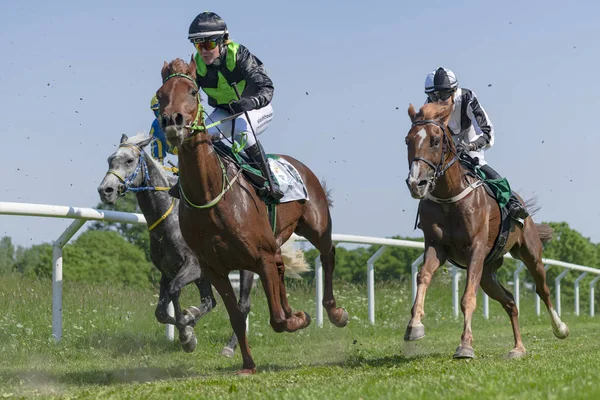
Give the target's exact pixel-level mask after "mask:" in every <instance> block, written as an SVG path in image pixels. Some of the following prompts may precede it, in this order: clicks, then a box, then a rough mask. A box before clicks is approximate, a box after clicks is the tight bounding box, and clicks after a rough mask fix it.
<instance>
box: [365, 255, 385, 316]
mask: <svg viewBox="0 0 600 400" xmlns="http://www.w3.org/2000/svg"><path fill="white" fill-rule="evenodd" d="M385 250H386V247H385V246H381V247H380V248H379V250H377V251H376V252H375V254H373V255H372V256H371V257H370V258H369V260H367V297H368V299H369V322H370V323H371V325H374V324H375V261H377V259H378V258H379V257H381V256H382V255H383V253H384V252H385Z"/></svg>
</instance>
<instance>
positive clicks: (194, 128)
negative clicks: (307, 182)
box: [163, 73, 243, 210]
mask: <svg viewBox="0 0 600 400" xmlns="http://www.w3.org/2000/svg"><path fill="white" fill-rule="evenodd" d="M172 78H184V79H187V80H189V81H190V82H192V83H193V84H194V87H195V88H196V93H197V95H196V101H197V103H198V108H197V111H196V118H195V119H194V121H193V122H192V123H191V124H189V125H185V126H184V128H186V129H188V130H189V132H190V133H189V134H188V135H187V136H186V137H185V139H184V140H183V141H184V142H187V141H188V140H191V139H192V138H193V137H194V136H196V135H198V133H200V132H206V131H207V130H208V129H209V128H212V127H214V126H217V125H220V124H222V123H223V122H226V121H229V120H232V119H235V118H237V117H239V116H240V115H242V114H243V113H238V114H234V115H230V116H229V117H226V118H223V119H222V120H219V121H217V122H215V123H212V124H210V125H205V124H204V121H203V118H202V113H203V112H204V107H203V106H202V103H201V102H200V90H199V87H198V84H197V83H196V81H195V80H194V79H193V78H192V77H191V76H189V75H186V74H182V73H175V74H171V75H169V76H167V77H166V78H165V79H164V80H163V85H164V84H165V83H166V82H167V81H168V80H169V79H172ZM241 149H242V148H240V147H239V146H238V151H241ZM216 154H217V159H218V160H219V164H220V166H221V171H222V174H223V175H222V179H221V180H222V182H223V186H222V188H221V193H219V194H218V195H217V197H215V198H214V199H212V200H211V201H209V202H208V203H206V204H202V205H198V204H194V203H193V202H192V201H191V200H190V199H189V198H188V197H187V196H186V194H185V192H184V191H183V185H182V183H181V180H180V181H179V193H180V194H181V198H182V199H183V200H184V204H185V205H186V206H189V207H191V208H195V209H197V210H203V209H207V208H211V207H214V206H216V205H217V204H218V203H219V201H221V199H222V198H223V196H224V195H225V193H227V192H228V191H229V190H230V189H231V188H232V187H233V184H234V183H235V181H236V180H238V178H239V176H240V174H241V173H242V169H241V168H240V169H238V171H237V172H236V174H235V176H234V177H233V179H231V180H229V177H228V176H227V170H226V169H225V164H223V160H222V159H221V156H219V153H216ZM226 183H227V184H226Z"/></svg>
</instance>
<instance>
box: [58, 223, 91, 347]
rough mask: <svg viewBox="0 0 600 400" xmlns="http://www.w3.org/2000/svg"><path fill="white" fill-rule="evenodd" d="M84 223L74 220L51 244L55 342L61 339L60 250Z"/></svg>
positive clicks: (61, 283)
mask: <svg viewBox="0 0 600 400" xmlns="http://www.w3.org/2000/svg"><path fill="white" fill-rule="evenodd" d="M85 222H86V220H84V219H76V220H74V221H73V222H71V224H70V225H69V226H68V227H67V229H65V231H64V232H63V233H62V235H60V236H59V238H58V239H56V241H55V242H54V243H53V244H52V336H53V337H54V340H55V341H56V342H60V339H62V287H63V251H62V249H63V247H65V245H66V244H67V243H68V242H69V240H70V239H71V238H72V237H73V235H75V234H76V233H77V231H78V230H79V228H81V227H82V226H83V224H85Z"/></svg>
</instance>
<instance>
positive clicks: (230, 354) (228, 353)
mask: <svg viewBox="0 0 600 400" xmlns="http://www.w3.org/2000/svg"><path fill="white" fill-rule="evenodd" d="M233 353H234V350H233V349H232V348H229V347H223V350H221V355H222V356H223V357H227V358H231V357H233Z"/></svg>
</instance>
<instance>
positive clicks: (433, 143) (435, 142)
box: [431, 137, 440, 147]
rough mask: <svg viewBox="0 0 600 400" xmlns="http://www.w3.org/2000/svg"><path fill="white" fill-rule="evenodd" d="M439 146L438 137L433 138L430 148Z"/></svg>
mask: <svg viewBox="0 0 600 400" xmlns="http://www.w3.org/2000/svg"><path fill="white" fill-rule="evenodd" d="M439 144H440V138H439V137H434V138H431V146H432V147H437V146H439Z"/></svg>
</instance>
